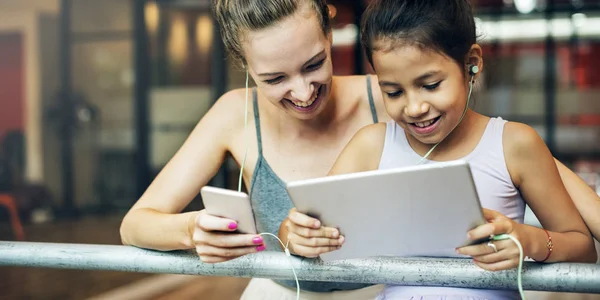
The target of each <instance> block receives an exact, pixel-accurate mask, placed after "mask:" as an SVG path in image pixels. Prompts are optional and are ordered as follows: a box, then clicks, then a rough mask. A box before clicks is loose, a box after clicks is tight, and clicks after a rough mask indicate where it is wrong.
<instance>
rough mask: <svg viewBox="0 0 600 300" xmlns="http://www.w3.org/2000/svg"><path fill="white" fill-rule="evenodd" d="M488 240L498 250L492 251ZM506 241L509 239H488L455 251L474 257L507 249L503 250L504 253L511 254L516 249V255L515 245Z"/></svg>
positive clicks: (517, 251) (517, 252)
mask: <svg viewBox="0 0 600 300" xmlns="http://www.w3.org/2000/svg"><path fill="white" fill-rule="evenodd" d="M490 242H491V243H492V244H493V245H494V246H496V249H497V250H498V252H496V251H494V248H493V247H491V246H489V245H488V243H490ZM508 242H509V241H489V242H485V243H481V244H477V245H470V246H465V247H461V248H458V249H457V253H458V254H463V255H469V256H472V257H476V256H482V255H487V254H496V253H500V252H502V251H508V252H504V253H509V254H511V255H514V254H515V250H516V254H517V255H518V254H519V250H518V249H516V248H515V247H511V246H512V245H511V244H509V243H508Z"/></svg>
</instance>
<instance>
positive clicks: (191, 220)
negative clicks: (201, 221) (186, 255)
mask: <svg viewBox="0 0 600 300" xmlns="http://www.w3.org/2000/svg"><path fill="white" fill-rule="evenodd" d="M199 213H200V212H199V211H194V212H188V213H184V214H181V218H182V220H185V221H186V222H185V224H184V226H183V227H184V228H185V230H184V232H183V236H182V239H183V240H182V241H181V244H182V245H183V247H184V249H191V248H194V230H195V229H196V217H198V214H199ZM174 216H175V217H177V216H178V215H174Z"/></svg>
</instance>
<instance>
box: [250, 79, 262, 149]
mask: <svg viewBox="0 0 600 300" xmlns="http://www.w3.org/2000/svg"><path fill="white" fill-rule="evenodd" d="M252 104H253V107H254V125H255V127H256V140H257V143H258V157H259V158H260V157H262V155H263V154H262V153H263V151H262V137H261V134H260V115H259V113H258V96H257V94H256V88H253V89H252Z"/></svg>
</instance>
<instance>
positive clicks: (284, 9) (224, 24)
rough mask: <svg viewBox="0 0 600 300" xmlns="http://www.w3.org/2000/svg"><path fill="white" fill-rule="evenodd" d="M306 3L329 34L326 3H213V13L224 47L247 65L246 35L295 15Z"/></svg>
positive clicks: (243, 0)
mask: <svg viewBox="0 0 600 300" xmlns="http://www.w3.org/2000/svg"><path fill="white" fill-rule="evenodd" d="M304 3H310V5H311V8H312V9H313V11H314V12H315V14H316V16H317V19H318V20H319V23H320V25H321V29H322V30H323V34H325V35H328V34H329V33H330V31H331V27H330V24H329V9H328V7H327V3H326V1H325V0H214V3H213V12H214V15H215V18H216V20H217V22H218V23H219V26H220V28H221V36H222V38H223V43H224V44H225V47H226V48H227V50H228V51H229V53H230V54H231V55H232V56H233V58H234V59H236V60H238V61H239V62H241V63H242V64H246V60H245V58H244V53H243V50H242V42H243V34H245V33H246V32H249V31H255V30H260V29H264V28H267V27H269V26H271V25H273V24H275V23H277V22H279V21H281V20H283V19H284V18H286V17H289V16H291V15H293V14H294V13H296V12H297V11H298V9H300V8H302V5H303V4H304Z"/></svg>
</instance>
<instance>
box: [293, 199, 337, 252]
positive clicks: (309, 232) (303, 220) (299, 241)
mask: <svg viewBox="0 0 600 300" xmlns="http://www.w3.org/2000/svg"><path fill="white" fill-rule="evenodd" d="M284 222H285V224H284V225H285V226H286V228H287V231H288V232H287V242H288V243H289V244H288V248H289V249H290V251H291V252H292V253H294V254H296V255H300V256H304V257H311V258H314V257H318V256H319V255H321V254H323V253H327V252H331V251H334V250H337V249H339V248H340V247H341V246H342V244H343V243H344V237H343V236H340V232H339V230H338V229H337V228H333V227H325V226H321V222H320V221H319V220H317V219H315V218H311V217H309V216H307V215H305V214H303V213H299V212H298V211H296V209H295V208H292V209H291V210H290V213H289V214H288V217H287V219H286V220H285V221H284Z"/></svg>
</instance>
